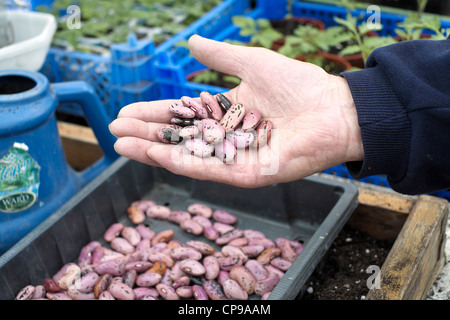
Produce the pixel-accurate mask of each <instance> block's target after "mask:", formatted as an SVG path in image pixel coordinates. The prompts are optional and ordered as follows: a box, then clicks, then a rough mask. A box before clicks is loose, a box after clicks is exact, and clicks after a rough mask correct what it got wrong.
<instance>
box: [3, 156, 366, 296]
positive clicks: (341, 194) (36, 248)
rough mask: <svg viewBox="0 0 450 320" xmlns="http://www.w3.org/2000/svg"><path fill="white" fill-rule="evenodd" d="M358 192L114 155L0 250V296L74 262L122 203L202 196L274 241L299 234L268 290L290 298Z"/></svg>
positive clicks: (155, 224)
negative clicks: (220, 175)
mask: <svg viewBox="0 0 450 320" xmlns="http://www.w3.org/2000/svg"><path fill="white" fill-rule="evenodd" d="M357 195H358V191H357V188H356V187H355V186H354V185H353V184H351V183H345V182H341V181H336V180H334V179H328V178H325V177H322V176H311V177H308V178H305V179H301V180H297V181H294V182H291V183H283V184H276V185H271V186H268V187H263V188H257V189H243V188H237V187H233V186H229V185H225V184H220V183H214V182H210V181H199V180H194V179H191V178H187V177H184V176H179V175H174V174H172V173H170V172H168V171H166V170H164V169H160V168H154V167H150V166H146V165H143V164H140V163H137V162H135V161H132V160H129V159H125V158H119V159H118V160H117V161H116V162H114V163H113V164H112V165H111V166H110V167H109V168H108V169H106V170H105V171H104V172H103V173H101V174H100V175H99V176H98V177H97V178H96V179H95V180H93V181H92V182H91V183H90V184H89V185H88V186H87V187H85V188H84V189H82V190H81V191H80V192H79V193H77V194H76V195H75V196H74V197H73V198H72V199H71V200H69V201H68V202H67V203H66V204H65V205H64V206H62V207H61V208H60V209H59V210H58V211H56V212H55V213H54V214H53V215H52V216H50V217H49V218H48V219H47V220H45V221H44V222H43V223H42V224H40V225H39V226H38V227H36V229H34V230H33V231H32V232H31V233H30V234H28V235H27V236H26V237H25V238H23V239H22V240H21V241H19V242H18V243H17V244H16V245H14V246H13V247H12V248H11V249H10V250H8V251H7V252H5V253H4V254H3V255H2V256H1V257H0V299H2V300H10V299H14V298H15V296H16V295H17V293H18V292H19V291H20V289H22V288H23V287H24V286H26V285H28V284H33V285H37V284H41V283H42V281H43V279H44V278H46V277H51V276H53V274H55V273H56V272H57V271H58V270H59V269H60V268H61V266H62V265H63V264H65V263H67V262H70V261H76V259H77V257H78V254H79V252H80V250H81V248H82V247H83V246H84V245H86V244H87V243H88V242H89V241H92V240H101V239H102V238H103V233H104V232H105V230H106V229H107V228H108V227H109V226H110V225H111V224H113V223H115V222H118V221H119V222H122V223H125V224H128V225H131V224H130V221H129V218H128V216H127V214H126V209H127V208H128V206H129V205H130V203H131V202H132V201H134V200H138V199H153V200H156V201H157V202H158V204H165V205H168V206H169V207H170V208H171V209H172V210H177V209H178V210H185V209H186V208H187V207H188V205H189V204H191V203H194V202H202V203H205V204H208V205H210V206H211V207H213V208H214V209H216V208H222V209H227V210H229V211H230V212H232V213H234V214H236V215H237V216H238V222H237V224H236V227H237V228H241V229H247V228H250V229H255V230H259V231H262V232H264V233H265V234H266V236H267V237H268V238H271V239H273V240H275V239H276V238H277V237H286V238H289V239H292V240H301V241H303V243H304V245H305V247H304V249H303V251H302V252H301V254H300V255H299V256H298V258H297V259H296V260H295V262H294V263H293V265H292V266H291V268H290V269H289V270H288V271H287V272H286V274H285V275H284V277H283V278H282V279H281V281H280V282H279V283H278V285H277V286H276V287H275V289H274V290H273V291H272V293H271V294H270V296H269V299H274V300H292V299H295V297H296V296H297V294H298V293H299V291H300V290H301V288H302V287H303V285H304V284H305V282H306V281H307V279H308V278H309V276H310V275H311V274H312V272H313V271H314V269H315V268H316V266H317V264H318V263H319V262H320V261H321V259H322V258H323V256H324V255H325V253H326V251H327V250H328V248H329V247H330V245H331V244H332V242H333V241H334V239H335V238H336V236H337V234H338V233H339V231H340V230H341V229H342V227H343V226H344V224H345V223H346V221H347V219H348V217H349V216H350V214H351V213H352V211H353V210H354V208H355V207H356V205H357ZM149 223H150V227H151V228H152V229H153V230H155V231H160V230H164V229H167V228H172V229H174V230H175V238H176V239H179V240H180V241H183V242H185V241H187V240H189V239H192V238H194V237H195V238H196V239H201V240H204V241H208V240H207V239H206V238H204V237H201V236H194V235H191V234H189V233H187V232H185V231H183V230H181V229H179V227H178V226H177V225H175V224H174V223H171V222H169V221H161V220H154V219H152V220H151V221H149ZM210 243H211V244H213V243H212V242H210ZM213 245H215V244H213ZM251 298H258V297H253V296H252V297H251Z"/></svg>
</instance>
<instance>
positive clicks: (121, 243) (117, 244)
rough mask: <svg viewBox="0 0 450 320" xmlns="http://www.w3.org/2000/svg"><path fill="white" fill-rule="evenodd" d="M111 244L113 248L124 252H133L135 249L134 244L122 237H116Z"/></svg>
mask: <svg viewBox="0 0 450 320" xmlns="http://www.w3.org/2000/svg"><path fill="white" fill-rule="evenodd" d="M110 245H111V248H113V249H114V250H116V251H118V252H120V253H123V254H127V253H132V252H134V250H135V248H134V246H133V245H132V244H131V243H130V242H128V240H126V239H124V238H122V237H116V238H114V239H113V240H112V241H111V243H110Z"/></svg>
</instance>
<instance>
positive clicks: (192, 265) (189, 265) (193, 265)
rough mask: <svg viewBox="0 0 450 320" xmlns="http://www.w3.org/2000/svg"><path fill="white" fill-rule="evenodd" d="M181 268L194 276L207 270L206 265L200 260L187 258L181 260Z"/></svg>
mask: <svg viewBox="0 0 450 320" xmlns="http://www.w3.org/2000/svg"><path fill="white" fill-rule="evenodd" d="M180 268H181V269H182V270H183V271H184V272H186V273H188V274H190V275H193V276H202V275H204V274H205V272H206V270H205V267H204V266H203V265H202V264H201V263H200V262H198V261H197V260H193V259H185V260H182V261H180Z"/></svg>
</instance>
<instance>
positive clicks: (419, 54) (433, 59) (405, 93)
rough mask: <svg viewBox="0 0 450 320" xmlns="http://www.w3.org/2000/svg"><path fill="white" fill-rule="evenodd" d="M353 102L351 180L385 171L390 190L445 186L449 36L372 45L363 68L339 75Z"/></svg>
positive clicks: (449, 134)
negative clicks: (355, 149)
mask: <svg viewBox="0 0 450 320" xmlns="http://www.w3.org/2000/svg"><path fill="white" fill-rule="evenodd" d="M341 75H342V76H343V77H344V78H345V79H346V80H347V82H348V84H349V87H350V90H351V92H352V95H353V99H354V101H355V105H356V109H357V114H358V121H359V126H360V128H361V135H362V140H363V148H364V159H363V161H360V162H349V163H347V168H348V170H349V172H350V174H351V175H352V176H353V177H354V178H355V179H361V178H364V177H367V176H371V175H378V174H385V175H386V176H387V178H388V181H389V184H390V186H391V188H392V189H394V190H396V191H398V192H401V193H405V194H421V193H430V192H434V191H439V190H444V189H449V188H450V40H440V41H436V40H414V41H405V42H400V43H396V44H393V45H390V46H387V47H383V48H379V49H376V50H374V51H373V52H372V54H371V55H370V56H369V58H368V60H367V64H366V68H365V69H363V70H360V71H354V72H345V73H342V74H341Z"/></svg>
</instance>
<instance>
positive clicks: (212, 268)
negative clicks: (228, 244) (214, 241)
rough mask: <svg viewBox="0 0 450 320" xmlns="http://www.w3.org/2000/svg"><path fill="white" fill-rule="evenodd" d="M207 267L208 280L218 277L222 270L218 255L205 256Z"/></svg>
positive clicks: (206, 276)
mask: <svg viewBox="0 0 450 320" xmlns="http://www.w3.org/2000/svg"><path fill="white" fill-rule="evenodd" d="M203 266H204V267H205V278H206V279H208V280H213V279H216V278H217V276H218V275H219V272H220V264H219V261H218V260H217V259H216V257H214V256H212V255H210V256H206V257H204V258H203Z"/></svg>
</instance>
